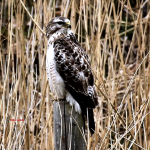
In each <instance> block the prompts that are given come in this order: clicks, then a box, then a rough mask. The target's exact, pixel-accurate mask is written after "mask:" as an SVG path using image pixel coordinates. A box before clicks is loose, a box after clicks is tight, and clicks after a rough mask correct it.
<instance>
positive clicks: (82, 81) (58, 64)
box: [46, 16, 98, 134]
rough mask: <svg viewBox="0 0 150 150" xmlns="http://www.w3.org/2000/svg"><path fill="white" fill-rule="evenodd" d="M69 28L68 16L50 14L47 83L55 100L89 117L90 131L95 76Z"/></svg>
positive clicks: (95, 94)
mask: <svg viewBox="0 0 150 150" xmlns="http://www.w3.org/2000/svg"><path fill="white" fill-rule="evenodd" d="M70 29H71V25H70V20H69V19H67V18H65V17H61V16H60V17H55V18H53V19H52V20H51V21H50V22H49V23H48V25H47V27H46V36H47V39H48V47H47V58H46V70H47V76H48V79H49V86H50V90H51V92H52V93H54V94H55V95H56V97H57V99H58V100H60V99H66V100H67V101H68V102H69V103H70V105H71V106H73V107H74V109H75V111H76V112H78V113H82V115H83V118H84V116H86V118H88V119H89V120H88V121H89V129H90V132H91V134H93V133H94V131H95V123H94V116H93V109H94V108H95V107H96V106H97V105H98V98H97V92H96V90H95V86H94V78H93V74H92V70H91V67H90V62H89V58H88V55H87V54H86V52H85V51H84V49H83V48H82V47H81V45H80V44H79V42H78V40H77V39H76V36H75V35H74V33H73V32H72V30H70ZM87 110H88V111H87ZM87 112H88V113H87ZM87 114H88V116H87Z"/></svg>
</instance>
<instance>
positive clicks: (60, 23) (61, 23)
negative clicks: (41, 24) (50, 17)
mask: <svg viewBox="0 0 150 150" xmlns="http://www.w3.org/2000/svg"><path fill="white" fill-rule="evenodd" d="M57 23H58V24H59V25H63V24H65V23H64V22H61V21H60V22H57Z"/></svg>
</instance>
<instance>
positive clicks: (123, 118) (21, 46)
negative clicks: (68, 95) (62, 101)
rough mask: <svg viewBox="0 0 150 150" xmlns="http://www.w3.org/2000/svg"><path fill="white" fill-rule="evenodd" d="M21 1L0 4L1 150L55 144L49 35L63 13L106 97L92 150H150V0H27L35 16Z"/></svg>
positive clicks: (101, 97) (97, 112) (97, 117)
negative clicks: (47, 31)
mask: <svg viewBox="0 0 150 150" xmlns="http://www.w3.org/2000/svg"><path fill="white" fill-rule="evenodd" d="M21 2H22V1H21V0H5V1H4V0H3V1H1V2H0V143H1V145H0V147H1V148H0V149H7V150H9V149H11V150H13V149H17V150H19V149H20V150H23V149H26V150H28V149H40V150H41V149H54V141H53V126H52V125H53V119H52V116H53V111H52V110H53V101H52V100H53V95H52V93H51V92H50V90H49V86H48V82H47V77H46V67H45V66H46V65H45V60H46V50H47V39H46V37H45V34H44V33H45V27H46V25H47V23H48V22H49V20H51V18H53V17H55V16H60V15H62V16H65V17H68V18H69V19H70V20H71V25H72V30H73V31H74V33H75V34H76V36H77V38H78V40H79V41H80V43H81V45H82V47H84V48H85V50H86V52H87V53H88V55H89V58H90V61H91V66H92V69H93V73H94V76H95V84H96V87H97V91H98V95H99V106H98V107H97V108H96V109H95V110H94V115H95V122H96V132H95V134H94V135H93V136H92V137H90V136H87V137H86V141H87V149H88V150H101V149H103V150H107V149H110V150H111V149H112V150H114V149H116V150H124V149H125V150H126V149H133V150H138V149H140V150H141V149H145V150H150V102H149V98H150V63H149V62H150V54H149V53H150V11H149V8H150V1H149V0H137V1H132V0H115V1H112V0H62V1H61V0H42V1H40V0H39V1H35V0H33V1H26V0H23V3H24V5H25V8H26V9H27V10H28V13H30V14H31V16H32V17H33V19H34V21H35V22H34V21H33V20H32V19H31V17H30V16H29V15H28V13H27V11H26V10H25V9H24V7H23V5H22V3H21ZM35 23H36V24H38V25H39V26H40V27H41V29H42V30H43V32H41V30H39V28H38V26H37V25H36V24H35ZM13 119H14V120H13ZM19 119H20V120H19ZM15 120H16V121H15Z"/></svg>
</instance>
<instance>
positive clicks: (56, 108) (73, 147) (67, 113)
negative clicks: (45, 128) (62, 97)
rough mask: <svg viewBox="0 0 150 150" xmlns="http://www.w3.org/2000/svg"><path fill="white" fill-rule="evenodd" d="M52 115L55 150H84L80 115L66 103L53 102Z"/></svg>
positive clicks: (82, 124)
mask: <svg viewBox="0 0 150 150" xmlns="http://www.w3.org/2000/svg"><path fill="white" fill-rule="evenodd" d="M53 113H54V114H53V122H54V124H53V125H54V142H55V150H86V144H85V140H84V137H83V135H82V133H81V132H80V130H81V131H82V132H83V127H84V122H83V118H82V114H79V113H77V112H75V110H74V109H72V107H71V106H70V105H69V103H68V102H66V101H55V102H54V105H53ZM73 118H74V119H73ZM77 124H78V125H77ZM79 127H80V129H79Z"/></svg>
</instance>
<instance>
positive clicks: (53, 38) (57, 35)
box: [49, 28, 73, 42]
mask: <svg viewBox="0 0 150 150" xmlns="http://www.w3.org/2000/svg"><path fill="white" fill-rule="evenodd" d="M71 33H73V32H72V31H71V30H70V29H67V28H62V29H60V30H58V31H57V32H55V33H53V34H52V35H51V36H50V38H49V42H54V41H56V40H57V39H60V38H63V37H65V36H67V35H69V34H71Z"/></svg>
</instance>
